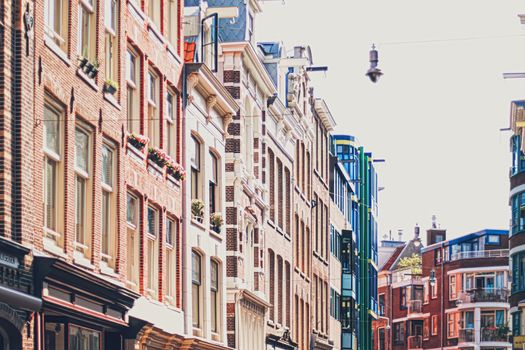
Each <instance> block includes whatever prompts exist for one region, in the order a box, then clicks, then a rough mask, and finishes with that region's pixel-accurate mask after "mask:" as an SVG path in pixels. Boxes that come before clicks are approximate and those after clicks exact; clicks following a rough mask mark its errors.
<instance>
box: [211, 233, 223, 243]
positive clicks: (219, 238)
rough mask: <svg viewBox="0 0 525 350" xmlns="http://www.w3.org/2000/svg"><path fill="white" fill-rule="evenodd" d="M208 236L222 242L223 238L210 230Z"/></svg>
mask: <svg viewBox="0 0 525 350" xmlns="http://www.w3.org/2000/svg"><path fill="white" fill-rule="evenodd" d="M210 236H211V237H213V238H215V239H216V240H218V241H221V242H222V240H223V236H222V235H220V234H218V233H217V232H215V231H213V230H210Z"/></svg>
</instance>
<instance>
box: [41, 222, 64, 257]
mask: <svg viewBox="0 0 525 350" xmlns="http://www.w3.org/2000/svg"><path fill="white" fill-rule="evenodd" d="M44 231H47V230H46V229H44ZM44 250H45V251H46V252H48V253H51V254H53V255H57V256H59V257H61V258H64V259H67V254H66V253H65V252H64V249H63V248H61V247H60V246H58V245H57V244H56V242H55V241H54V240H52V239H50V238H47V237H44Z"/></svg>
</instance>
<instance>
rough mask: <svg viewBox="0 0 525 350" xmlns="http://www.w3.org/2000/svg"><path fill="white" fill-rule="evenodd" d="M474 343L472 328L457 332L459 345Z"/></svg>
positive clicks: (474, 334)
mask: <svg viewBox="0 0 525 350" xmlns="http://www.w3.org/2000/svg"><path fill="white" fill-rule="evenodd" d="M475 341H476V333H475V330H474V328H465V329H460V330H459V342H460V343H474V342H475Z"/></svg>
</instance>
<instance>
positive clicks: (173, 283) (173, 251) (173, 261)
mask: <svg viewBox="0 0 525 350" xmlns="http://www.w3.org/2000/svg"><path fill="white" fill-rule="evenodd" d="M165 222H166V227H165V230H166V268H165V270H166V294H165V298H166V301H167V303H168V304H169V305H172V306H176V305H177V295H176V294H177V269H176V266H177V265H178V264H177V256H178V255H177V253H178V250H177V237H176V235H177V232H178V221H177V220H174V219H172V218H171V217H167V218H166V220H165ZM168 222H169V223H170V224H168ZM169 227H171V229H172V232H171V236H172V241H171V243H170V242H168V229H169Z"/></svg>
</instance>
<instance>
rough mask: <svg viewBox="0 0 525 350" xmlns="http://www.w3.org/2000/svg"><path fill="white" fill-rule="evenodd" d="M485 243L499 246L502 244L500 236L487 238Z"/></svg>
mask: <svg viewBox="0 0 525 350" xmlns="http://www.w3.org/2000/svg"><path fill="white" fill-rule="evenodd" d="M485 243H486V244H495V245H498V244H500V241H499V236H498V235H488V236H486V239H485Z"/></svg>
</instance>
